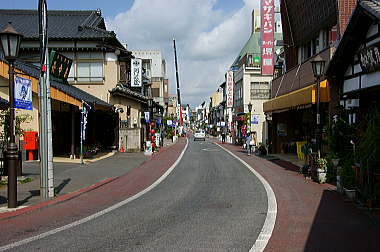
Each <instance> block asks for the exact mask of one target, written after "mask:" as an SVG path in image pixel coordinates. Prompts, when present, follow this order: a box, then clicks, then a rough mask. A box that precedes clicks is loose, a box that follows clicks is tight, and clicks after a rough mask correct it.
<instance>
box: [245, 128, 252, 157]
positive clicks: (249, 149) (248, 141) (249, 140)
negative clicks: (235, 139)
mask: <svg viewBox="0 0 380 252" xmlns="http://www.w3.org/2000/svg"><path fill="white" fill-rule="evenodd" d="M251 143H252V136H251V134H250V133H249V132H248V133H247V137H246V138H245V146H246V148H247V153H248V156H250V155H251V152H252V145H251Z"/></svg>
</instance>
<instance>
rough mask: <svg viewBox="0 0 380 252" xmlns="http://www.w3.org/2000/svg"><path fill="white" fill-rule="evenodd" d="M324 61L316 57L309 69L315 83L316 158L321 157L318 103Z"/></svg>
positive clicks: (319, 100)
mask: <svg viewBox="0 0 380 252" xmlns="http://www.w3.org/2000/svg"><path fill="white" fill-rule="evenodd" d="M325 63H326V61H325V60H323V59H322V57H321V56H320V55H317V56H316V57H315V58H314V59H313V60H312V61H311V67H312V69H313V74H314V78H316V81H317V129H316V144H317V148H318V156H320V155H321V139H320V138H321V132H320V131H321V114H320V102H321V85H320V79H321V77H322V76H323V75H324V71H325Z"/></svg>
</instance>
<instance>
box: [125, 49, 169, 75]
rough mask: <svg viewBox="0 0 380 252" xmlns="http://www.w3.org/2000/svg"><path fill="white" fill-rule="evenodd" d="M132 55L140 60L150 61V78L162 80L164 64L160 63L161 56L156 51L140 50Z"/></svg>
mask: <svg viewBox="0 0 380 252" xmlns="http://www.w3.org/2000/svg"><path fill="white" fill-rule="evenodd" d="M132 55H133V56H135V57H136V58H140V59H151V60H152V61H151V69H150V71H151V77H161V78H164V77H165V74H166V72H165V71H164V68H165V67H164V64H163V62H162V54H161V52H160V51H157V50H141V51H132Z"/></svg>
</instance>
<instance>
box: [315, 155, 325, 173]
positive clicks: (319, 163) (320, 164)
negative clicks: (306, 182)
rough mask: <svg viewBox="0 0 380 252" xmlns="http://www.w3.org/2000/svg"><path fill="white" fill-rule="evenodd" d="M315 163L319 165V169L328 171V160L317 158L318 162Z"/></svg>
mask: <svg viewBox="0 0 380 252" xmlns="http://www.w3.org/2000/svg"><path fill="white" fill-rule="evenodd" d="M315 163H316V164H317V167H318V168H319V169H321V170H324V171H326V169H327V160H326V159H325V158H317V160H316V161H315Z"/></svg>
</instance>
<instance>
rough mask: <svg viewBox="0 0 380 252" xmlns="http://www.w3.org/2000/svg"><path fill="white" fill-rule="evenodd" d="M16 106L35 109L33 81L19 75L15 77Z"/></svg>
mask: <svg viewBox="0 0 380 252" xmlns="http://www.w3.org/2000/svg"><path fill="white" fill-rule="evenodd" d="M14 92H15V96H14V107H15V108H18V109H26V110H33V103H32V81H31V80H29V79H25V78H22V77H19V76H16V77H15V91H14Z"/></svg>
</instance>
